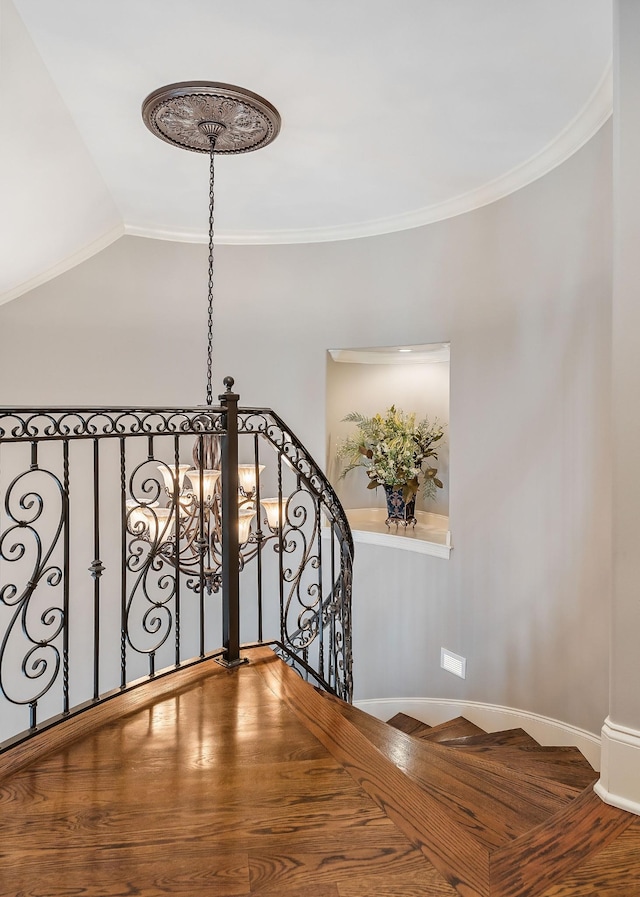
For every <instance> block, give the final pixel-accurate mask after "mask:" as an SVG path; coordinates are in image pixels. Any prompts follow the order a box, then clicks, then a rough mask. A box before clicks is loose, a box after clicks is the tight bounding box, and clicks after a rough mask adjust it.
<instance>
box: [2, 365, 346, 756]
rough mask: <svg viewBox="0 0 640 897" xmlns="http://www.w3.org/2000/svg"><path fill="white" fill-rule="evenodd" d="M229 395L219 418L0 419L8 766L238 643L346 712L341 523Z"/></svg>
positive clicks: (20, 415) (300, 466) (298, 452)
mask: <svg viewBox="0 0 640 897" xmlns="http://www.w3.org/2000/svg"><path fill="white" fill-rule="evenodd" d="M225 384H226V386H227V391H226V393H224V394H223V395H221V396H220V402H221V404H220V406H218V407H211V406H207V407H204V408H203V407H200V408H170V409H158V408H142V409H134V408H121V409H108V408H82V409H78V408H76V409H72V408H55V409H24V408H23V409H0V490H1V495H2V499H1V500H2V504H1V506H0V750H1V749H6V748H7V747H9V746H11V745H12V744H15V743H17V742H19V741H21V740H23V739H25V738H28V737H30V736H31V735H33V734H35V733H36V732H38V731H41V730H43V729H45V728H47V727H49V726H50V725H53V724H55V723H56V722H58V721H60V720H63V719H66V718H68V717H69V716H71V715H73V714H74V713H76V712H80V711H81V710H84V709H86V708H87V707H90V706H93V705H95V704H97V703H99V702H100V701H101V700H103V699H104V698H105V697H106V696H111V695H113V694H114V692H115V693H117V692H118V691H124V690H127V689H128V688H131V687H133V686H134V684H135V685H138V684H140V683H141V682H145V681H148V680H149V679H152V678H154V677H155V676H158V675H160V673H161V672H162V673H165V672H167V671H171V670H174V669H179V668H183V667H184V666H185V665H188V664H190V663H197V662H199V661H201V660H203V659H206V658H209V657H216V658H217V659H219V660H220V661H221V662H223V663H225V664H227V665H229V666H234V665H235V664H238V663H241V662H242V659H243V658H242V654H241V646H242V645H253V644H272V645H273V647H274V649H275V650H276V651H277V653H279V654H280V656H282V657H283V658H284V659H285V660H286V661H287V662H288V663H290V664H291V665H292V666H294V667H295V668H296V669H297V670H298V671H299V672H300V673H301V674H302V675H304V676H305V677H307V678H310V679H311V680H313V681H314V683H316V684H318V685H319V686H321V687H322V688H325V689H327V690H329V691H332V692H334V693H335V694H337V695H339V696H341V697H343V698H345V699H346V700H350V699H351V697H352V669H351V668H352V660H351V582H352V559H353V542H352V539H351V532H350V529H349V525H348V523H347V520H346V516H345V514H344V511H343V509H342V507H341V505H340V503H339V501H338V499H337V497H336V494H335V492H334V491H333V489H332V487H331V485H330V484H329V482H328V481H327V479H326V478H325V476H324V474H323V473H322V471H321V470H320V468H319V467H318V465H317V464H316V463H315V462H314V460H313V459H312V458H311V456H310V455H309V453H308V452H307V451H306V449H305V448H304V446H303V445H302V444H301V443H300V441H299V440H298V439H297V438H296V437H295V436H294V434H293V433H292V432H291V431H290V429H289V428H288V427H287V426H286V424H285V423H284V422H283V421H282V420H281V419H280V418H279V417H278V416H277V415H276V414H274V413H273V412H272V411H271V410H269V409H239V408H238V396H237V395H236V394H235V393H233V392H232V387H233V381H232V380H230V379H228V380H226V381H225ZM189 458H191V460H190V461H189V460H188V459H189ZM239 462H242V463H239ZM187 468H190V471H189V470H187ZM212 469H220V470H221V475H220V477H219V479H218V478H217V475H216V474H214V473H212V472H211V471H212Z"/></svg>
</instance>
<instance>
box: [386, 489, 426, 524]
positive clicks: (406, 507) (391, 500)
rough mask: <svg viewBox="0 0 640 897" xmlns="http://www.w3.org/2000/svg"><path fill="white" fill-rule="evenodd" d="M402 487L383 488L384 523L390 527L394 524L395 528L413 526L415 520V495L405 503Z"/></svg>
mask: <svg viewBox="0 0 640 897" xmlns="http://www.w3.org/2000/svg"><path fill="white" fill-rule="evenodd" d="M402 488H403V487H402V486H386V485H385V487H384V491H385V495H386V497H387V519H386V520H385V523H386V525H387V526H391V524H392V523H395V525H396V527H397V526H415V525H416V523H417V522H418V521H417V520H416V516H415V514H416V497H415V495H414V496H413V497H412V498H410V499H409V501H405V500H404V498H403V495H402Z"/></svg>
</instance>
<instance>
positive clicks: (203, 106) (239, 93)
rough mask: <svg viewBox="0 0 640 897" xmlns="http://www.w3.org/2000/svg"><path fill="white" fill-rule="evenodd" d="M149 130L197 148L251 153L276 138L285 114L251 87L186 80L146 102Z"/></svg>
mask: <svg viewBox="0 0 640 897" xmlns="http://www.w3.org/2000/svg"><path fill="white" fill-rule="evenodd" d="M142 118H143V120H144V123H145V124H146V126H147V127H148V128H149V130H150V131H151V132H152V133H153V134H155V135H156V137H160V138H161V139H162V140H166V141H167V143H172V144H173V145H174V146H179V147H181V148H182V149H188V150H193V151H194V152H196V153H209V152H210V151H211V138H212V137H213V138H214V139H215V152H216V153H222V154H231V153H248V152H251V151H252V150H257V149H260V148H261V147H263V146H267V144H269V143H271V141H272V140H274V139H275V138H276V137H277V136H278V132H279V131H280V114H279V112H278V110H277V109H276V108H275V107H274V106H272V105H271V103H269V102H268V101H267V100H265V99H263V98H262V97H260V96H258V94H256V93H253V92H252V91H250V90H245V89H244V88H242V87H234V85H232V84H222V83H219V82H217V81H181V82H180V83H178V84H169V85H167V86H166V87H160V88H158V90H154V91H153V93H150V94H149V96H148V97H147V98H146V100H145V101H144V102H143V104H142Z"/></svg>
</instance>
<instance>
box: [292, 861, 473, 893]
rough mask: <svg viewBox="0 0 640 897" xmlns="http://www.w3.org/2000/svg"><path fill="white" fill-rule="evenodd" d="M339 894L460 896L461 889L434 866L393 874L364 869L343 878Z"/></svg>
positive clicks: (339, 886)
mask: <svg viewBox="0 0 640 897" xmlns="http://www.w3.org/2000/svg"><path fill="white" fill-rule="evenodd" d="M338 894H339V897H458V892H457V891H456V890H455V889H454V888H453V887H452V886H451V885H450V884H449V883H448V882H446V881H445V880H444V878H442V876H441V875H440V874H439V873H438V872H436V870H435V869H433V868H431V870H420V871H418V872H399V873H396V874H395V875H393V876H392V877H388V876H383V875H370V874H369V873H368V871H363V872H362V874H361V875H359V876H358V877H357V878H356V877H353V878H349V879H346V880H344V881H343V880H340V881H339V882H338ZM306 897H308V894H307V895H306ZM314 897H315V891H314Z"/></svg>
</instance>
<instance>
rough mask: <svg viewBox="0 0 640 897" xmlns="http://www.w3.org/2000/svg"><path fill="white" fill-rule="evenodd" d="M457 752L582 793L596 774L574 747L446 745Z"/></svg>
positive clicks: (594, 778)
mask: <svg viewBox="0 0 640 897" xmlns="http://www.w3.org/2000/svg"><path fill="white" fill-rule="evenodd" d="M448 746H449V747H452V748H453V749H455V750H457V751H463V752H464V753H467V754H474V755H475V756H481V757H485V758H486V759H487V760H492V761H494V762H496V763H502V764H504V765H505V766H508V767H509V768H510V769H514V770H518V771H520V772H524V773H527V774H528V775H533V776H541V777H542V778H545V779H549V780H550V781H554V782H559V783H561V784H563V785H568V786H570V787H571V788H575V789H577V790H579V791H582V790H583V789H584V788H588V787H589V786H591V785H593V784H594V782H595V781H596V780H597V778H598V773H597V772H596V771H595V770H594V769H593V767H592V766H591V765H590V764H589V763H588V762H587V760H585V758H584V756H583V755H582V754H581V753H580V751H579V750H578V748H575V747H542V746H541V745H537V746H535V747H530V746H527V745H522V746H518V745H515V746H514V745H510V746H506V747H505V746H503V745H468V746H467V745H448Z"/></svg>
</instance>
